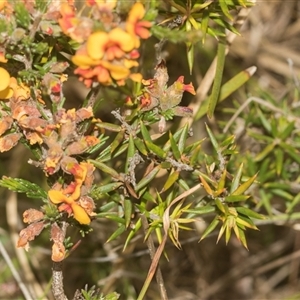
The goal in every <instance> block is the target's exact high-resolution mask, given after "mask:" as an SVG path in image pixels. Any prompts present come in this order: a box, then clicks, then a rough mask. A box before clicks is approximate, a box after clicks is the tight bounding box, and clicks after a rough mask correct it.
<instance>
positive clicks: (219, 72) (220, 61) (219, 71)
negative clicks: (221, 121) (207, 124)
mask: <svg viewBox="0 0 300 300" xmlns="http://www.w3.org/2000/svg"><path fill="white" fill-rule="evenodd" d="M225 51H226V44H225V42H223V41H221V42H219V44H218V52H217V56H218V58H217V67H216V74H215V80H214V84H213V88H212V93H211V96H210V98H209V103H208V111H207V115H208V117H209V118H212V116H213V114H214V111H215V108H216V105H217V103H218V100H219V95H220V88H221V83H222V78H223V70H224V64H225Z"/></svg>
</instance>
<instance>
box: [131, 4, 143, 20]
mask: <svg viewBox="0 0 300 300" xmlns="http://www.w3.org/2000/svg"><path fill="white" fill-rule="evenodd" d="M144 15H145V8H144V6H143V4H142V3H140V2H137V3H135V4H134V5H133V6H132V8H131V10H130V12H129V15H128V19H127V21H129V22H136V21H138V20H141V19H142V18H143V17H144Z"/></svg>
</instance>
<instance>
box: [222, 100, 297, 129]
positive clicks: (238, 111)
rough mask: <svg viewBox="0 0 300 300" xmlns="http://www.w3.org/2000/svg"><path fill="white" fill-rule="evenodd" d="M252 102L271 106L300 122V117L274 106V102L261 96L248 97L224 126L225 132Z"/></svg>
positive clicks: (273, 109)
mask: <svg viewBox="0 0 300 300" xmlns="http://www.w3.org/2000/svg"><path fill="white" fill-rule="evenodd" d="M251 102H256V103H258V104H260V105H262V106H265V107H267V108H269V109H270V110H272V111H274V112H277V113H280V114H281V115H286V116H288V118H290V119H292V120H295V121H298V122H299V118H296V117H294V116H292V115H290V114H288V113H287V112H285V111H283V110H282V109H280V108H278V107H276V106H274V105H273V104H271V103H269V102H267V101H265V100H263V99H260V98H257V97H250V98H248V99H247V101H246V102H245V103H243V104H242V105H241V106H240V107H239V109H238V110H237V111H236V112H235V114H234V115H233V116H232V117H231V119H230V120H229V121H228V122H227V124H226V126H225V127H224V129H223V132H224V133H226V132H227V131H228V129H229V127H230V126H231V125H232V123H233V122H234V121H235V119H236V118H237V117H238V116H239V114H240V113H241V112H242V111H243V110H244V109H245V108H246V107H247V106H248V105H249V104H250V103H251Z"/></svg>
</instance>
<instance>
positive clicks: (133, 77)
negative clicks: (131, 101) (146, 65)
mask: <svg viewBox="0 0 300 300" xmlns="http://www.w3.org/2000/svg"><path fill="white" fill-rule="evenodd" d="M129 78H130V79H131V80H133V81H135V82H142V79H143V76H142V74H140V73H132V74H130V76H129Z"/></svg>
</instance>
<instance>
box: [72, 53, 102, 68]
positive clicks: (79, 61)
mask: <svg viewBox="0 0 300 300" xmlns="http://www.w3.org/2000/svg"><path fill="white" fill-rule="evenodd" d="M72 62H73V63H74V64H75V65H76V66H79V67H80V68H82V69H88V68H89V67H90V66H97V65H99V63H100V62H99V61H97V60H93V59H92V58H90V57H89V56H87V55H81V54H75V55H74V56H73V57H72Z"/></svg>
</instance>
